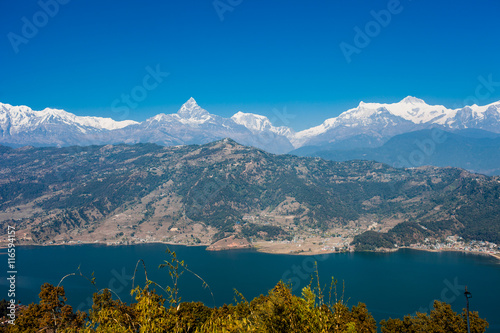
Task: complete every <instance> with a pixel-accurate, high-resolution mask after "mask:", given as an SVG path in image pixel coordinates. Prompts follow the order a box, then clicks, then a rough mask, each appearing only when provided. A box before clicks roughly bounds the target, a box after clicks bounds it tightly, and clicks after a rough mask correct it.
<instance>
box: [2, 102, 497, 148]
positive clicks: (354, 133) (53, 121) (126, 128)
mask: <svg viewBox="0 0 500 333" xmlns="http://www.w3.org/2000/svg"><path fill="white" fill-rule="evenodd" d="M434 127H438V128H441V129H444V130H460V129H467V128H475V129H481V130H487V131H490V132H494V133H500V102H495V103H490V104H488V105H484V106H477V105H472V106H465V107H463V108H458V109H448V108H446V107H444V106H443V105H429V104H427V103H425V101H423V100H422V99H419V98H416V97H412V96H407V97H405V98H404V99H402V100H401V101H399V102H397V103H365V102H360V103H359V104H358V106H357V107H355V108H351V109H348V110H347V111H345V112H343V113H341V114H340V115H339V116H337V117H333V118H328V119H326V120H325V121H324V122H323V123H321V124H320V125H318V126H314V127H311V128H309V129H306V130H302V131H299V132H295V131H294V130H293V129H291V128H289V127H286V126H279V127H277V126H274V125H273V124H272V122H271V121H270V120H269V119H268V118H267V117H265V116H262V115H258V114H253V113H244V112H242V111H238V112H236V113H235V114H234V115H233V116H232V117H230V118H223V117H221V116H218V115H215V114H211V113H209V112H208V111H207V110H205V109H203V108H202V107H200V106H199V105H198V104H197V102H196V100H195V99H194V98H192V97H191V98H190V99H189V100H188V101H187V102H186V103H184V104H183V105H182V106H181V108H180V109H179V110H178V112H177V113H172V114H165V113H160V114H157V115H155V116H153V117H150V118H148V119H147V120H145V121H143V122H135V121H132V120H124V121H119V122H118V121H114V120H112V119H110V118H101V117H80V116H76V115H74V114H72V113H69V112H66V111H64V110H57V109H49V108H46V109H44V110H42V111H34V110H32V109H30V108H29V107H27V106H12V105H9V104H0V144H4V145H9V144H10V145H18V146H19V145H36V146H43V145H47V146H68V145H74V144H81V145H88V144H116V143H121V142H123V143H141V142H151V143H158V144H162V145H167V146H168V145H178V144H203V143H207V142H210V141H214V140H220V139H222V138H224V137H230V138H232V139H234V140H236V141H237V142H240V143H241V144H244V145H250V146H255V147H258V148H262V149H266V150H268V151H270V152H273V153H288V152H290V151H292V150H294V149H297V148H300V147H304V146H310V145H328V144H332V143H338V142H341V141H346V140H350V139H352V138H355V137H359V136H360V135H363V136H365V137H366V138H367V142H371V143H369V144H368V143H366V144H367V146H370V145H381V144H383V142H385V141H387V140H388V139H390V138H391V137H393V136H395V135H398V134H402V133H407V132H412V131H416V130H422V129H429V128H434ZM358 143H359V144H361V142H358Z"/></svg>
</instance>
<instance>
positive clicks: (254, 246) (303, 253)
mask: <svg viewBox="0 0 500 333" xmlns="http://www.w3.org/2000/svg"><path fill="white" fill-rule="evenodd" d="M263 243H268V242H258V243H257V244H255V243H252V246H251V247H248V246H244V247H241V248H239V247H231V248H221V249H217V250H212V249H210V244H178V243H171V242H162V241H151V242H141V243H133V244H110V243H106V242H79V243H78V242H74V243H64V244H62V243H58V244H22V245H16V247H21V246H22V247H28V246H33V247H39V246H40V247H42V246H43V247H49V246H75V245H76V246H78V245H99V246H109V247H117V246H135V245H145V244H165V245H167V246H168V245H175V246H186V247H205V251H240V250H254V251H256V252H259V253H267V254H281V255H293V256H317V255H328V254H342V253H351V252H373V253H392V252H397V251H399V250H400V249H410V250H417V251H423V252H435V253H443V252H462V253H469V254H474V255H483V256H489V257H493V258H495V259H497V260H499V261H500V254H498V253H489V252H481V251H465V250H460V249H422V248H416V247H411V246H401V247H398V248H394V249H389V248H387V249H380V250H377V251H355V250H353V249H350V250H345V251H331V250H324V251H300V250H299V251H297V250H296V251H292V250H290V248H288V247H287V248H286V249H287V250H288V251H285V250H284V249H277V247H274V246H265V247H264V246H262V244H263ZM3 249H7V246H0V250H3Z"/></svg>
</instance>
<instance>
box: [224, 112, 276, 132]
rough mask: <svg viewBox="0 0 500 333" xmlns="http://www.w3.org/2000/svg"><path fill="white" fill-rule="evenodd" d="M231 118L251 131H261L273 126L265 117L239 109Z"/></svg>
mask: <svg viewBox="0 0 500 333" xmlns="http://www.w3.org/2000/svg"><path fill="white" fill-rule="evenodd" d="M231 119H232V120H233V121H234V122H235V123H237V124H239V125H243V126H245V127H246V128H248V129H249V130H251V131H262V130H265V129H271V128H272V127H273V126H272V124H271V122H270V121H269V119H268V118H267V117H265V116H261V115H258V114H253V113H245V112H241V111H239V112H237V113H235V114H234V115H233V116H232V117H231Z"/></svg>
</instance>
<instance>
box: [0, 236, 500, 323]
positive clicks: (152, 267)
mask: <svg viewBox="0 0 500 333" xmlns="http://www.w3.org/2000/svg"><path fill="white" fill-rule="evenodd" d="M166 248H167V246H166V245H164V244H143V245H133V246H102V245H73V246H45V247H31V246H24V247H18V248H16V264H17V265H16V266H17V277H16V278H17V281H16V300H19V301H21V303H23V304H28V303H31V302H36V301H38V293H39V291H40V286H41V285H42V284H43V283H44V282H49V283H52V284H54V285H57V284H58V283H59V281H60V280H61V279H62V278H63V277H64V276H66V275H67V274H70V273H74V272H76V271H77V270H78V267H80V271H81V273H82V274H83V275H85V276H87V277H89V278H90V277H91V275H92V273H94V277H95V278H96V280H95V281H96V286H97V288H99V289H102V288H110V289H112V290H113V291H115V292H116V293H117V294H118V295H119V297H120V298H121V299H122V300H123V301H126V302H130V301H131V296H130V290H131V288H132V277H133V275H134V271H135V269H136V264H137V262H138V260H139V259H143V260H144V262H145V264H146V268H147V273H148V277H149V279H150V280H153V281H155V282H157V283H158V284H160V285H162V286H164V287H165V286H167V285H169V282H170V277H169V275H168V271H167V270H166V269H159V268H158V266H159V265H160V264H162V263H163V261H164V260H166V259H168V256H167V254H166V253H165V250H166ZM169 248H170V249H171V250H172V251H175V252H176V253H177V256H178V258H179V259H180V260H184V261H185V263H186V264H187V266H188V268H189V269H190V270H192V271H193V272H195V273H196V274H198V275H199V276H201V277H202V278H203V279H204V280H205V281H206V283H207V284H208V285H209V286H210V290H211V291H212V293H213V298H212V295H211V293H210V290H209V289H207V288H204V287H203V284H202V282H201V281H200V280H199V279H197V278H196V277H195V276H194V275H192V274H190V273H189V272H185V273H184V274H183V275H182V276H181V279H180V284H179V286H180V296H181V297H182V301H201V302H203V303H205V304H206V305H208V306H213V305H214V304H215V305H217V306H220V305H222V304H224V303H233V304H234V302H235V301H234V299H235V297H234V296H235V294H234V290H235V289H236V290H238V291H239V292H241V293H242V294H243V296H245V298H246V299H248V300H251V299H252V298H254V297H256V296H258V295H260V294H265V293H267V292H268V290H269V289H272V288H273V287H274V286H275V285H276V283H277V282H278V281H280V280H283V281H286V282H291V283H292V285H293V289H294V292H295V293H297V294H300V290H301V289H302V287H304V286H306V285H308V284H309V282H310V279H311V274H313V273H314V267H315V265H314V263H315V262H317V267H318V271H319V276H320V282H321V284H322V285H328V286H329V285H330V281H331V278H332V277H334V278H335V279H336V280H337V281H338V284H337V297H338V298H340V297H342V293H343V294H344V301H345V302H347V304H348V305H349V306H352V305H356V304H357V303H358V302H363V303H365V304H366V305H367V308H368V310H369V311H370V312H371V313H372V314H373V316H374V317H375V319H376V320H377V323H378V322H379V321H380V320H381V319H386V318H390V317H392V318H396V317H399V318H402V317H403V316H404V315H405V314H414V313H415V312H417V311H419V312H429V309H430V307H431V306H432V303H433V301H434V300H435V299H436V300H440V301H445V302H447V303H450V304H451V305H452V307H453V309H454V310H455V311H457V312H461V311H462V309H463V308H465V297H464V294H463V293H464V289H465V285H467V287H468V290H469V291H470V292H471V293H472V298H471V299H470V309H471V311H479V315H480V316H481V317H483V318H486V319H487V320H488V322H489V323H490V328H489V329H487V332H500V315H499V313H500V261H499V260H497V259H495V258H492V257H488V256H481V255H473V254H466V253H461V252H441V253H434V252H423V251H417V250H409V249H402V250H399V251H397V252H393V253H342V254H325V255H319V256H298V255H276V254H266V253H259V252H255V251H250V250H235V251H222V252H209V251H205V248H204V247H185V246H174V245H169ZM0 253H1V254H2V255H0V258H4V260H5V263H4V267H6V265H7V256H6V255H5V253H6V249H1V250H0ZM4 271H6V270H5V269H4ZM135 284H136V285H137V284H139V285H144V269H143V268H142V265H140V266H139V268H138V270H137V272H136V279H135ZM62 285H63V286H64V288H65V291H66V296H67V298H68V303H69V304H71V305H72V306H73V307H74V308H77V309H80V310H87V309H88V308H89V307H90V304H91V300H92V293H93V292H95V291H96V289H95V287H93V286H92V284H91V283H90V282H89V281H87V280H86V279H84V278H82V277H81V276H68V277H66V278H65V279H64V281H63V282H62ZM343 286H344V287H343ZM1 289H2V296H1V297H0V298H7V289H8V288H7V280H6V279H5V278H2V280H1Z"/></svg>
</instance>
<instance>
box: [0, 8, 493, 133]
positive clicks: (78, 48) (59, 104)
mask: <svg viewBox="0 0 500 333" xmlns="http://www.w3.org/2000/svg"><path fill="white" fill-rule="evenodd" d="M56 1H57V0H41V1H40V2H38V1H27V0H19V1H2V2H1V3H0V6H1V10H0V22H1V23H0V29H1V31H0V102H3V103H9V104H14V105H19V104H23V105H28V106H30V107H32V108H34V109H35V110H39V109H43V108H45V107H54V108H62V109H65V110H67V111H69V112H72V113H75V114H78V115H93V116H103V117H112V118H114V119H117V120H121V119H123V118H127V119H134V120H138V121H142V120H144V119H147V118H148V117H151V116H153V115H155V114H157V113H160V112H165V113H173V112H176V111H177V110H178V108H179V107H180V105H182V104H183V103H184V102H185V101H186V100H187V99H188V98H189V97H191V96H193V97H194V98H195V99H196V100H197V101H198V103H199V104H200V105H201V106H202V107H204V108H205V109H207V110H208V111H209V112H211V113H214V114H218V115H221V116H224V117H229V116H231V115H232V114H234V113H235V112H237V111H239V110H241V111H244V112H253V113H259V114H263V115H266V116H268V117H269V118H270V119H272V120H273V122H274V123H275V125H278V126H280V125H288V126H290V127H292V128H294V129H295V130H301V129H305V128H308V127H310V126H314V125H318V124H319V123H321V122H322V121H323V120H324V119H326V118H329V117H334V116H337V115H338V114H339V113H340V112H342V111H344V110H346V109H348V108H351V107H355V106H356V105H357V104H358V103H359V101H361V100H363V101H365V102H379V101H384V102H385V101H387V102H396V101H399V100H401V99H402V98H404V97H405V96H407V95H413V96H417V97H420V98H422V99H424V100H426V101H427V102H428V103H430V104H443V105H445V106H448V107H457V106H462V105H464V104H470V103H468V101H478V104H480V105H482V104H488V103H491V102H494V101H498V100H500V61H499V59H500V57H499V55H500V24H498V15H499V14H500V2H499V1H494V0H491V1H426V0H412V1H409V0H401V1H394V0H390V1H365V0H363V1H360V0H310V1H305V0H302V1H296V0H276V1H269V0H216V1H213V0H182V1H181V0H164V1H152V0H143V1H94V0H86V1H82V0H71V1H69V0H59V2H56ZM55 3H56V4H58V5H57V7H58V8H56V7H55V6H54V4H55ZM44 4H45V5H44ZM44 8H45V9H44ZM387 13H389V16H388V15H387ZM384 14H385V15H384ZM376 16H379V20H378V21H377V19H376ZM30 28H32V29H31V30H30ZM33 28H34V29H33ZM359 31H361V34H363V35H365V37H364V38H363V36H361V34H359V33H358V32H359ZM357 35H358V36H357ZM360 36H361V37H360ZM341 45H343V48H344V52H343V51H342V47H341ZM346 45H348V46H346ZM346 47H347V49H348V50H349V52H348V53H349V54H348V55H347V56H346V54H345V52H346V51H345V50H346ZM353 50H355V51H353ZM151 71H153V72H154V71H159V72H160V74H157V80H155V79H154V77H152V76H151V74H150V72H151ZM161 73H169V75H168V76H166V74H161ZM148 75H150V77H148ZM158 75H159V76H158ZM480 78H483V79H484V80H486V81H488V80H490V81H493V83H494V84H490V85H489V86H488V87H485V86H484V83H483V81H484V80H481V79H480ZM146 88H147V89H146ZM132 93H134V94H135V95H134V96H135V99H133V98H132V101H130V100H129V102H128V103H129V104H125V102H124V101H123V100H122V96H123V95H130V94H132ZM285 110H286V111H285ZM284 112H286V114H287V115H288V116H286V117H285V118H284V119H283V117H280V116H277V114H278V115H280V114H281V115H283V113H284Z"/></svg>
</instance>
